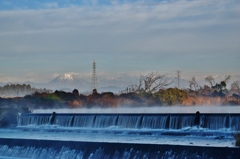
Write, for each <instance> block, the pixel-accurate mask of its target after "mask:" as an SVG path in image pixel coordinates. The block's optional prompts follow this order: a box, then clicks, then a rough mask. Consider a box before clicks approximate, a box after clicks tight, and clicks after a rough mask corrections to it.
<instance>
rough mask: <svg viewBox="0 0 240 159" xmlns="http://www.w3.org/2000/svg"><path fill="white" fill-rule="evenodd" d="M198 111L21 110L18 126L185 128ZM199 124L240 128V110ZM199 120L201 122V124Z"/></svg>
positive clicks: (212, 116) (205, 117) (203, 119)
mask: <svg viewBox="0 0 240 159" xmlns="http://www.w3.org/2000/svg"><path fill="white" fill-rule="evenodd" d="M195 118H196V115H195V114H55V115H52V114H22V115H20V116H19V118H18V125H19V126H28V125H34V126H38V125H47V124H50V125H51V124H52V125H58V126H61V127H80V128H84V127H85V128H109V127H116V128H126V129H182V128H185V127H192V126H194V125H196V122H195ZM199 120H200V121H199V122H198V126H200V127H202V128H207V129H209V130H221V129H225V128H227V129H231V130H239V129H240V114H201V115H200V118H199ZM199 123H200V125H199Z"/></svg>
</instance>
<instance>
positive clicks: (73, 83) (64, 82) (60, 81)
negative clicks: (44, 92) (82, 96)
mask: <svg viewBox="0 0 240 159" xmlns="http://www.w3.org/2000/svg"><path fill="white" fill-rule="evenodd" d="M48 87H49V88H51V89H57V90H68V91H69V90H71V89H75V88H76V89H78V90H79V91H86V90H89V88H90V84H89V82H87V81H85V80H84V79H82V78H81V77H79V76H78V75H77V74H74V73H66V74H63V75H60V76H58V77H56V78H54V79H53V80H51V81H50V82H49V83H48Z"/></svg>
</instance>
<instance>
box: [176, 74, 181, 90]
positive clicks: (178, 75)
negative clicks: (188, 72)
mask: <svg viewBox="0 0 240 159" xmlns="http://www.w3.org/2000/svg"><path fill="white" fill-rule="evenodd" d="M180 73H181V71H179V70H177V79H178V89H180Z"/></svg>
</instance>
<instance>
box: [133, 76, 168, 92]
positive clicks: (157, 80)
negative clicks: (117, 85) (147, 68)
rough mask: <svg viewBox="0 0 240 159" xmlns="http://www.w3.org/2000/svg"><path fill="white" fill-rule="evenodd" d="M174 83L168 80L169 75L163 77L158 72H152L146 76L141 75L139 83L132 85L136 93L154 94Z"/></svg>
mask: <svg viewBox="0 0 240 159" xmlns="http://www.w3.org/2000/svg"><path fill="white" fill-rule="evenodd" d="M172 82H173V81H172V80H171V81H170V80H169V79H167V74H163V75H161V74H159V73H158V72H152V73H150V74H148V75H145V76H144V75H141V76H140V79H139V83H138V84H136V85H132V88H133V91H134V92H147V93H154V92H157V91H158V90H159V89H163V88H165V87H166V86H168V85H170V84H171V83H172Z"/></svg>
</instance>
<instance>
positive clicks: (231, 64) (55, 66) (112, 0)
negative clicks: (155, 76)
mask: <svg viewBox="0 0 240 159" xmlns="http://www.w3.org/2000/svg"><path fill="white" fill-rule="evenodd" d="M93 60H95V61H96V64H97V75H103V74H104V75H109V76H124V75H136V76H138V75H139V74H144V73H148V72H155V71H158V72H160V73H167V74H168V75H169V76H176V71H177V70H180V71H181V77H182V78H185V79H190V78H191V77H193V76H195V77H196V78H197V79H198V78H199V79H200V78H201V79H203V78H204V77H205V76H207V75H213V76H214V77H216V78H224V76H225V75H228V74H230V75H231V76H232V78H233V79H234V80H240V71H239V70H240V62H239V60H240V1H239V0H58V1H57V0H35V1H32V0H17V1H16V0H1V1H0V82H24V81H32V82H49V81H50V80H52V79H53V78H54V77H57V76H58V75H61V74H64V73H68V72H74V73H77V74H80V75H82V76H88V77H90V76H91V73H92V62H93Z"/></svg>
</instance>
